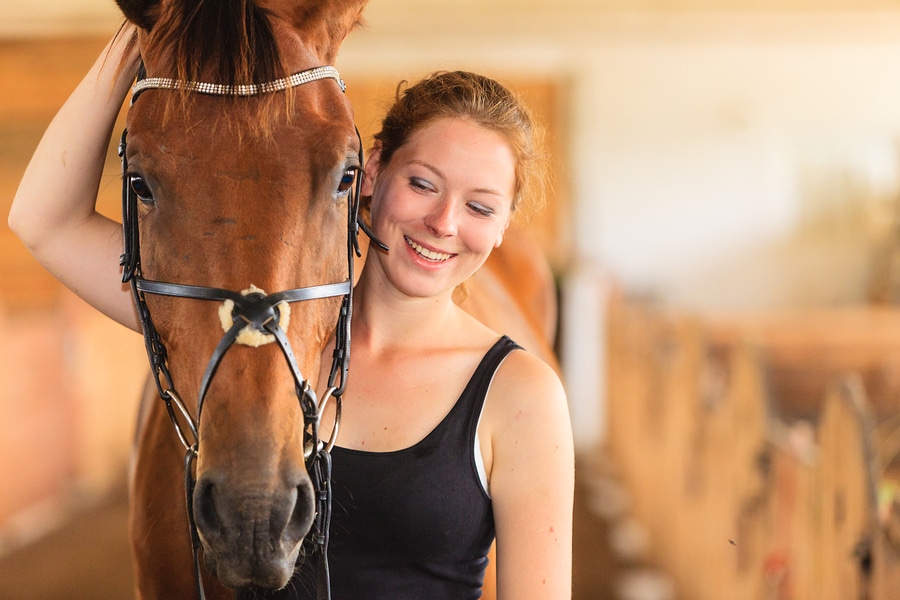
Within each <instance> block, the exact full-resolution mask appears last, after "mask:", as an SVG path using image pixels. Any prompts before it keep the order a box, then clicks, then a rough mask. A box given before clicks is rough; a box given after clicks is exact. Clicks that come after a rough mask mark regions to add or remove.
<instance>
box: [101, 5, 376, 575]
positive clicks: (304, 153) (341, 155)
mask: <svg viewBox="0 0 900 600" xmlns="http://www.w3.org/2000/svg"><path fill="white" fill-rule="evenodd" d="M365 3H366V0H343V1H332V2H324V1H322V0H294V1H288V0H258V1H252V0H229V1H225V0H118V4H119V6H120V8H121V9H122V11H123V13H124V14H125V16H126V18H127V19H128V20H130V21H131V22H133V23H134V24H135V25H137V27H138V33H137V43H138V45H139V48H140V52H141V57H142V59H143V64H144V70H145V76H146V78H145V79H144V81H146V82H149V85H145V86H144V87H143V88H140V89H142V91H140V93H137V92H136V93H135V95H134V96H133V99H132V105H131V107H130V109H129V113H128V117H127V143H126V144H124V145H123V148H124V161H125V163H126V164H127V171H126V172H125V174H124V177H125V180H124V186H125V188H126V196H128V197H130V198H131V199H132V201H133V207H132V208H131V209H127V210H131V211H133V212H135V215H133V216H134V217H136V221H135V223H136V224H135V225H133V229H134V232H133V233H131V234H130V233H129V232H128V228H129V224H128V222H126V240H129V239H130V240H131V241H132V242H133V243H134V245H135V247H133V248H127V247H126V253H125V255H123V264H124V265H125V271H126V278H130V279H131V280H132V282H133V284H134V289H135V293H136V298H137V302H138V309H139V312H141V313H142V314H143V313H145V314H144V316H145V323H144V327H145V336H146V337H147V338H148V348H149V349H151V359H152V361H153V362H154V365H153V366H154V369H156V371H157V372H156V377H157V380H158V383H159V388H160V393H161V395H162V396H163V399H164V400H166V401H167V402H170V401H172V402H175V404H177V406H176V408H180V407H181V406H182V405H183V406H184V408H185V411H186V413H188V414H189V417H188V418H189V420H192V421H194V422H195V429H196V436H197V439H196V440H192V439H188V440H187V441H186V443H185V446H186V447H187V448H188V454H189V460H188V461H187V462H188V463H189V464H188V467H187V470H188V474H189V477H188V479H191V480H192V483H191V484H190V485H189V490H190V492H191V498H190V499H189V508H190V509H191V510H192V513H193V519H194V521H195V523H196V532H197V534H198V535H197V539H198V540H199V542H200V544H201V545H202V555H203V561H204V564H205V566H206V568H207V570H208V571H209V572H211V573H212V574H214V575H215V576H216V577H217V578H218V579H219V581H220V582H221V583H223V584H224V585H226V586H228V587H232V588H237V587H242V586H247V585H255V586H259V587H264V588H280V587H283V586H284V585H285V584H286V583H287V582H288V580H289V578H290V576H291V574H292V573H293V570H294V566H295V563H296V561H297V559H298V555H299V553H300V551H301V546H302V542H303V539H304V537H305V536H306V535H307V532H308V531H309V529H310V527H311V523H312V522H313V519H314V517H315V515H316V498H315V494H314V486H313V484H312V480H311V477H310V473H309V469H308V466H309V464H310V460H309V459H310V458H311V457H310V452H311V453H312V457H314V456H315V455H316V448H312V449H310V448H309V445H310V440H309V439H308V438H309V436H310V431H311V429H315V425H314V423H313V424H311V423H310V420H309V416H310V415H309V413H310V412H312V414H313V417H314V416H315V410H316V402H317V398H316V396H315V392H314V390H315V389H316V387H317V381H316V380H317V378H318V374H319V371H320V366H321V365H320V362H321V356H322V353H323V350H325V347H326V345H327V344H328V340H329V339H330V338H331V336H332V334H333V333H334V331H335V327H336V325H337V324H338V321H339V314H340V313H341V311H342V302H344V303H345V304H346V302H347V299H348V297H347V298H344V299H343V300H342V296H344V294H345V293H349V287H350V285H349V281H348V280H349V279H350V278H351V277H352V272H351V273H350V274H348V263H349V264H351V265H352V258H350V259H348V242H347V239H348V235H352V233H351V232H352V230H353V227H354V226H355V216H353V214H352V209H351V208H350V206H349V203H348V201H347V196H348V193H349V192H351V191H352V190H351V187H352V185H351V184H352V182H353V178H354V175H355V173H356V171H357V170H358V169H359V168H360V167H361V165H360V164H359V160H360V157H359V156H360V155H359V150H360V148H359V143H360V142H359V138H358V136H357V133H356V130H355V127H354V123H353V116H352V111H351V108H350V105H349V103H348V101H347V99H346V98H345V96H344V94H343V91H342V84H340V81H339V79H338V78H337V76H336V74H335V73H334V72H332V71H330V70H324V71H322V70H313V71H311V69H316V68H319V67H325V66H328V65H331V64H332V63H333V61H334V59H335V57H336V54H337V51H338V48H339V45H340V44H341V42H342V41H343V38H344V37H345V35H346V34H347V33H348V32H349V31H350V30H351V29H352V28H353V26H354V25H355V24H356V23H357V22H358V20H359V19H360V13H361V11H362V9H363V6H364V5H365ZM297 73H304V75H302V76H298V77H293V78H292V77H290V76H291V75H292V74H297ZM310 74H312V75H310ZM198 82H202V83H204V84H208V85H205V86H200V85H195V84H197V83H198ZM140 84H141V82H140V81H139V83H138V85H140ZM136 89H138V88H136ZM123 141H124V140H123ZM348 211H350V212H348ZM350 271H352V267H350ZM323 284H327V285H325V286H324V287H322V286H323ZM332 284H333V285H332ZM329 286H330V287H329ZM307 297H309V299H307ZM148 330H149V331H148ZM340 337H341V335H338V338H340ZM336 354H338V355H340V354H341V350H340V349H338V350H337V351H336ZM345 358H346V357H345V356H342V357H341V360H345ZM340 384H342V381H340V382H338V383H336V385H340ZM179 399H180V402H179ZM160 404H162V403H160ZM201 408H202V410H201ZM169 409H170V411H171V410H172V406H171V404H169ZM159 410H163V409H159ZM175 412H176V413H177V412H178V411H175ZM304 413H306V415H304ZM305 417H306V418H305ZM179 431H181V430H179ZM313 433H314V432H313ZM305 437H306V438H307V439H304V438H305ZM188 438H190V436H188ZM170 441H171V440H170ZM314 442H315V436H313V443H314ZM139 451H147V449H142V450H139ZM169 502H170V503H171V504H177V499H170V501H169ZM182 510H183V509H182ZM137 543H138V544H140V543H141V542H140V541H138V542H137Z"/></svg>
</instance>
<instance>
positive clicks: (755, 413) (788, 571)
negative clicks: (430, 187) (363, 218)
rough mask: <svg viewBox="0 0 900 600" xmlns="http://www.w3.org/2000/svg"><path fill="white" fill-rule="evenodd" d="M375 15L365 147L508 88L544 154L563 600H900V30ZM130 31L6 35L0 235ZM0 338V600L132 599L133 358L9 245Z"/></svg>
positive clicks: (842, 6)
mask: <svg viewBox="0 0 900 600" xmlns="http://www.w3.org/2000/svg"><path fill="white" fill-rule="evenodd" d="M365 14H366V16H367V24H366V26H365V28H363V29H360V30H357V31H355V32H354V33H353V34H351V36H350V37H349V38H348V40H347V41H346V42H345V43H344V45H343V49H342V51H341V54H340V56H339V58H338V61H337V67H338V68H339V69H340V71H341V74H342V77H343V78H344V80H345V81H346V82H347V83H348V94H349V95H350V98H351V100H352V101H353V103H354V107H355V110H356V113H357V121H358V124H359V126H360V129H361V130H362V131H363V134H364V136H365V137H366V138H367V139H370V136H371V134H372V133H373V132H374V131H375V129H376V127H377V124H378V120H379V118H380V115H381V113H382V111H383V109H384V108H385V107H386V105H387V103H388V102H389V101H390V99H391V97H392V95H393V92H394V89H395V87H396V84H397V82H398V81H400V80H402V79H409V80H414V79H416V78H418V77H419V76H420V75H422V74H425V73H427V72H430V71H433V70H438V69H441V70H444V69H456V68H461V69H468V70H476V71H481V72H484V73H485V74H488V75H491V76H494V77H497V78H499V79H501V80H502V81H504V82H506V83H509V84H510V85H512V86H513V87H515V88H516V89H518V90H519V91H521V92H522V93H523V95H524V96H525V97H526V98H527V99H528V100H529V102H530V104H531V105H532V106H533V107H534V109H535V111H536V112H537V114H538V115H539V117H540V119H541V120H542V121H543V122H544V123H545V124H546V126H547V128H548V132H549V137H548V141H549V144H550V149H551V152H552V154H553V157H554V171H555V173H554V174H555V177H554V188H553V194H552V198H551V201H550V203H549V206H548V209H547V211H546V212H545V213H544V214H543V215H542V216H541V217H540V218H539V219H538V220H536V221H535V223H534V225H533V227H534V230H535V231H536V233H537V234H538V236H539V238H540V240H541V243H542V245H543V246H544V248H545V250H546V252H547V255H548V257H549V259H550V261H551V265H552V267H553V269H554V272H555V274H556V277H557V281H558V283H559V288H560V307H561V320H560V333H559V341H558V348H559V352H560V358H561V361H562V365H563V372H564V379H565V384H566V386H567V389H568V391H569V396H570V404H571V412H572V417H573V427H574V432H575V436H576V445H577V450H578V461H579V462H578V490H579V495H578V502H577V505H576V557H575V581H576V590H575V595H576V598H616V599H621V600H640V599H645V600H657V599H659V600H663V599H665V600H671V599H674V598H680V599H684V600H705V599H707V598H709V599H710V600H713V599H715V600H721V599H722V598H747V599H751V598H752V599H757V598H758V599H763V598H765V599H769V598H776V599H783V600H786V599H788V598H796V599H805V598H809V599H816V600H819V599H823V598H834V599H835V600H854V599H857V598H858V599H862V598H868V599H873V600H880V599H882V598H884V599H886V598H888V597H891V596H890V595H889V594H890V591H889V590H896V589H900V588H898V587H897V586H900V573H898V569H900V567H898V565H900V524H898V520H897V519H896V500H895V489H896V488H897V486H898V485H897V484H896V483H895V481H897V480H898V479H900V478H898V477H895V475H894V474H893V473H894V470H895V469H894V467H895V465H894V457H895V456H896V454H897V450H898V448H900V443H898V441H897V437H898V435H897V431H898V420H900V419H898V418H897V415H898V410H897V409H898V406H900V397H898V393H900V314H898V312H900V311H897V309H896V304H897V300H898V299H900V77H898V74H900V0H481V1H475V0H372V2H371V3H370V5H369V7H368V8H367V9H366V13H365ZM119 23H120V17H119V13H118V12H117V9H116V7H115V5H114V3H113V2H112V0H27V1H26V0H4V2H3V3H2V5H0V89H2V90H3V93H2V94H0V209H2V210H0V212H2V214H4V215H5V214H6V213H7V212H8V207H9V203H10V202H11V200H12V196H13V194H14V193H15V189H16V186H17V183H18V180H19V178H20V176H21V174H22V172H23V171H24V169H25V166H26V164H27V161H28V159H29V157H30V154H31V152H32V151H33V149H34V147H35V146H36V144H37V142H38V140H39V139H40V136H41V134H42V132H43V130H44V128H45V127H46V125H47V124H48V122H49V120H50V119H51V118H52V116H53V114H54V113H55V111H56V109H57V108H58V107H59V106H60V105H61V104H62V103H63V101H64V100H65V98H66V96H67V94H68V93H69V92H70V91H71V90H72V89H73V88H74V86H75V85H76V84H77V82H78V81H79V80H80V78H81V77H82V75H83V74H84V72H86V70H87V69H88V67H89V66H90V64H91V63H92V61H93V60H94V58H95V57H96V56H97V54H98V53H99V51H100V50H101V49H102V48H103V46H104V44H105V43H106V41H107V40H108V39H109V37H110V36H111V35H112V33H113V32H114V31H115V29H116V28H117V26H118V25H119ZM107 167H108V168H107V174H106V175H105V177H104V184H103V186H102V189H101V198H100V201H99V206H100V207H101V210H102V211H104V212H106V213H107V214H109V215H110V216H113V217H116V218H118V211H119V207H118V202H119V197H118V195H119V191H120V188H119V173H118V169H119V166H118V162H117V159H116V157H115V154H114V152H113V151H112V150H111V152H110V154H109V161H108V165H107ZM0 335H2V339H0V381H3V383H4V385H3V387H2V390H0V597H2V598H20V597H21V598H39V597H41V598H43V597H47V598H51V597H52V598H64V597H71V598H81V597H92V598H99V597H101V596H100V595H98V592H97V591H96V589H93V590H92V589H91V587H90V586H91V585H93V584H92V583H91V581H92V580H91V579H90V577H94V578H99V579H103V580H113V579H116V578H117V577H118V576H119V575H121V574H123V572H124V574H125V575H126V577H125V579H124V582H123V583H122V584H121V585H122V587H120V588H118V590H119V591H114V592H111V593H110V595H109V596H108V597H111V598H112V597H127V596H128V594H129V590H130V587H129V586H130V583H129V581H128V579H127V569H128V556H127V551H128V550H127V543H125V542H124V539H125V532H124V526H125V525H124V523H125V521H124V514H125V510H126V509H125V508H124V502H123V499H124V481H125V475H126V469H127V463H128V455H129V448H130V442H131V435H132V430H133V421H134V412H135V407H136V404H137V398H138V394H139V389H140V387H141V385H142V383H143V378H144V374H145V372H146V366H145V361H146V358H145V356H144V350H143V346H142V341H141V339H140V337H139V336H137V335H135V334H132V333H130V332H127V331H125V330H123V329H122V328H121V327H119V326H117V325H114V324H111V323H109V322H107V321H106V320H105V319H104V318H102V317H100V316H99V315H97V314H94V313H93V312H92V311H91V310H90V309H88V308H87V307H86V306H85V305H84V304H83V303H81V301H80V300H78V299H76V298H75V297H73V296H72V295H71V294H69V293H68V292H67V291H65V290H64V289H62V288H61V287H60V286H59V285H58V284H57V283H56V282H55V281H54V280H53V279H52V278H51V277H50V276H49V275H47V274H46V273H44V272H43V271H42V269H41V268H40V267H39V266H38V265H37V263H35V262H34V261H33V260H32V259H31V258H30V256H29V255H28V254H27V252H26V251H25V249H24V247H23V246H22V245H21V244H20V243H19V242H18V241H17V240H16V239H15V238H14V236H13V235H12V234H11V233H10V232H9V230H8V228H6V224H5V219H4V220H3V224H2V225H0ZM89 519H93V520H89ZM78 526H81V527H82V529H81V530H78V529H77V527H78ZM107 526H109V527H111V528H112V533H106V531H107V529H105V528H106V527H107ZM73 528H75V529H73ZM67 542H68V546H66V543H67ZM107 542H108V543H107ZM73 544H74V546H75V547H76V548H77V550H75V551H74V553H73V552H72V551H70V550H67V549H66V548H67V547H71V546H72V545H73ZM105 548H111V550H109V551H107V550H105ZM54 552H60V553H63V554H59V555H56V554H53V553H54ZM54 556H60V557H64V558H59V559H54V558H52V557H54ZM34 564H37V565H38V566H37V567H33V566H30V565H34ZM29 569H33V570H29ZM54 586H56V587H54ZM47 590H50V591H47ZM122 590H124V591H122Z"/></svg>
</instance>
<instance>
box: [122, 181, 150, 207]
mask: <svg viewBox="0 0 900 600" xmlns="http://www.w3.org/2000/svg"><path fill="white" fill-rule="evenodd" d="M128 185H129V186H130V187H131V191H132V192H134V195H135V196H137V197H138V200H140V201H141V202H143V203H144V204H152V203H153V192H151V191H150V186H149V185H147V182H146V181H144V178H143V177H141V176H140V175H129V176H128Z"/></svg>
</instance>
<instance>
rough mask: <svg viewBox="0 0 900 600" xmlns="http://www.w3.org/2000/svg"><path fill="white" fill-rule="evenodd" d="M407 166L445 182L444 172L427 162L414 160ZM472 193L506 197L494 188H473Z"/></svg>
mask: <svg viewBox="0 0 900 600" xmlns="http://www.w3.org/2000/svg"><path fill="white" fill-rule="evenodd" d="M408 164H411V165H418V166H420V167H423V168H425V169H428V170H429V171H431V172H432V173H434V174H435V175H436V176H437V177H439V178H440V179H441V180H443V181H446V180H447V177H446V176H445V175H444V172H443V171H441V170H440V169H439V168H437V167H436V166H434V165H433V164H431V163H429V162H425V161H424V160H420V159H415V158H414V159H412V160H410V161H409V163H408ZM472 191H473V192H475V193H478V194H491V195H494V196H499V197H501V198H505V197H506V195H505V194H504V193H503V192H501V191H500V190H498V189H496V188H475V189H473V190H472Z"/></svg>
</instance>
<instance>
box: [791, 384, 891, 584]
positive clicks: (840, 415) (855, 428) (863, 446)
mask: <svg viewBox="0 0 900 600" xmlns="http://www.w3.org/2000/svg"><path fill="white" fill-rule="evenodd" d="M817 430H818V431H817V433H818V439H817V443H818V448H819V455H818V461H817V465H816V476H817V480H818V481H817V486H816V487H817V488H818V489H817V490H815V491H814V494H813V497H810V498H807V502H808V506H809V508H810V509H811V508H813V507H815V506H818V507H820V510H818V511H814V510H807V511H805V514H806V515H809V517H810V521H811V522H809V523H808V533H809V534H810V535H813V534H814V533H816V532H819V533H820V535H821V538H820V540H819V542H820V543H819V544H818V545H817V547H818V553H817V556H816V559H817V560H816V561H815V564H816V567H817V569H816V570H817V571H818V573H814V574H813V575H814V576H813V577H812V580H813V581H812V582H811V583H812V584H813V585H818V586H819V587H818V588H813V589H812V590H811V591H812V592H813V594H815V595H814V596H808V597H817V598H822V599H823V600H844V599H846V598H860V599H863V598H868V597H869V595H868V588H869V585H868V583H869V582H868V572H869V568H870V567H869V566H868V565H869V563H871V561H872V560H873V558H874V557H873V556H872V541H873V537H874V536H875V535H877V534H878V523H877V516H876V505H877V499H876V489H877V485H878V481H877V479H878V477H879V474H878V473H877V469H878V466H877V465H878V459H877V455H876V452H877V448H876V440H875V437H874V421H873V418H872V414H871V410H870V408H869V406H868V402H867V400H866V394H865V390H864V389H863V387H862V382H861V379H860V378H859V377H856V376H849V377H846V378H843V379H842V380H841V381H840V382H839V383H837V384H835V385H833V386H832V387H831V388H830V389H829V392H828V394H827V395H826V398H825V405H824V407H823V410H822V417H821V420H820V422H819V424H818V428H817ZM879 558H880V557H879ZM885 600H887V599H885Z"/></svg>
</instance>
